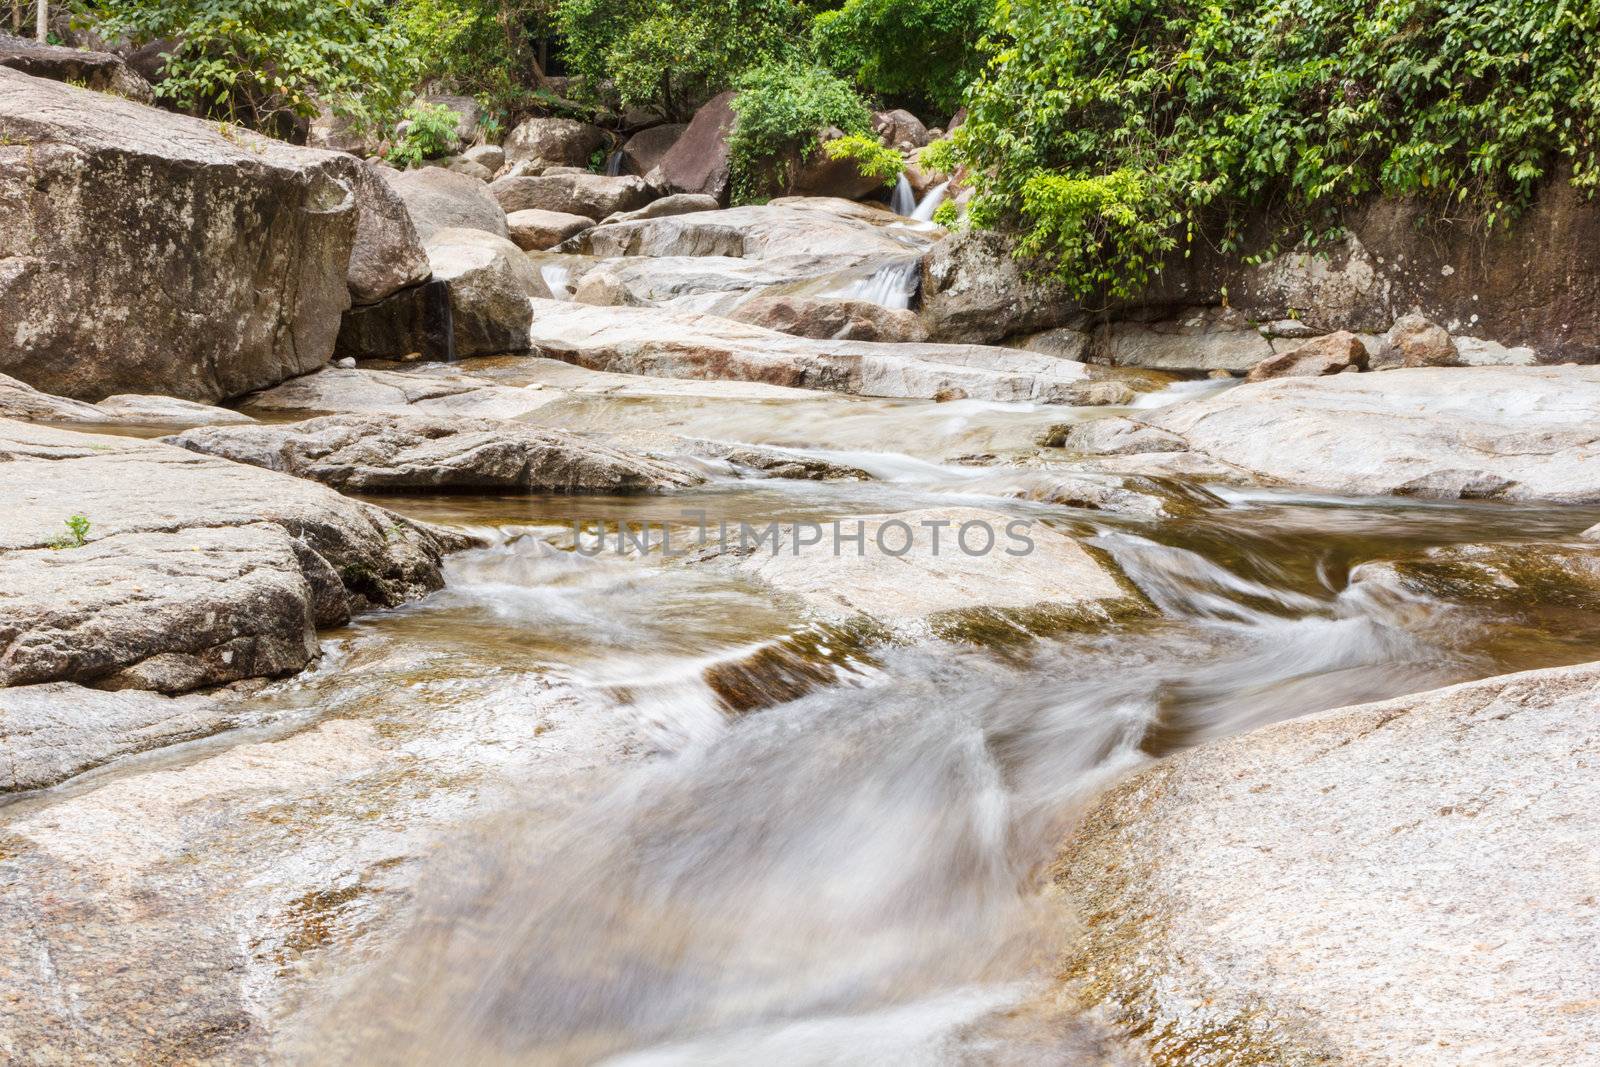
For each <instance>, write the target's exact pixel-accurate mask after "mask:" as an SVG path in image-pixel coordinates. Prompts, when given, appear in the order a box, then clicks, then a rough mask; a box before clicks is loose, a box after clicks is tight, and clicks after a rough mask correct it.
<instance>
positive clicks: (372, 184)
mask: <svg viewBox="0 0 1600 1067" xmlns="http://www.w3.org/2000/svg"><path fill="white" fill-rule="evenodd" d="M356 175H357V176H356V180H355V191H356V207H357V209H358V210H359V212H360V214H359V215H358V216H357V218H356V239H355V244H354V245H353V246H352V247H351V249H350V269H349V272H348V273H347V274H346V276H345V277H346V281H347V282H348V283H349V286H350V299H351V301H352V302H354V303H356V304H375V303H377V302H378V301H380V300H382V299H383V298H384V297H387V296H390V295H392V294H394V293H396V292H399V291H400V290H401V289H404V288H406V287H408V286H412V285H418V284H421V283H422V282H425V281H427V280H428V275H429V274H430V273H431V271H432V268H431V267H430V266H429V265H428V255H427V253H426V252H424V251H423V250H422V242H421V241H420V240H418V238H417V228H416V226H415V225H414V224H413V223H412V221H411V216H410V214H409V213H408V212H407V210H406V205H405V203H404V202H403V201H402V200H401V199H400V197H399V196H398V195H397V194H396V193H395V191H394V190H393V189H392V188H390V187H389V183H388V182H386V181H384V179H382V178H381V177H379V176H378V175H377V174H375V173H374V172H373V171H372V169H371V168H369V167H365V166H363V167H361V168H359V169H358V170H357V172H356Z"/></svg>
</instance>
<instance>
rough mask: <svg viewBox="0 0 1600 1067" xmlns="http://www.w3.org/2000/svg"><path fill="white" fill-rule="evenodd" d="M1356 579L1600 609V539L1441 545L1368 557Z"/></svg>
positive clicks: (1437, 592)
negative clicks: (1387, 556) (1392, 556)
mask: <svg viewBox="0 0 1600 1067" xmlns="http://www.w3.org/2000/svg"><path fill="white" fill-rule="evenodd" d="M1350 581H1351V582H1352V583H1353V584H1360V583H1371V582H1380V583H1384V584H1399V585H1402V586H1404V587H1406V588H1409V589H1411V590H1414V591H1417V592H1421V593H1424V594H1426V595H1428V596H1431V597H1434V598H1437V599H1441V600H1448V601H1451V602H1461V601H1477V602H1480V603H1490V604H1496V605H1501V606H1505V607H1509V608H1514V609H1520V608H1528V607H1538V608H1557V607H1562V608H1571V609H1577V610H1580V611H1584V612H1596V611H1600V545H1596V544H1593V543H1592V542H1587V541H1578V542H1575V543H1571V544H1567V543H1562V542H1548V543H1546V542H1537V541H1532V542H1524V541H1519V542H1516V543H1514V544H1496V543H1488V544H1464V545H1435V546H1432V547H1429V548H1426V549H1423V550H1422V551H1421V552H1418V553H1416V554H1414V555H1409V556H1405V557H1402V558H1400V559H1392V560H1378V561H1373V562H1368V563H1363V564H1361V565H1360V566H1358V567H1357V568H1355V569H1354V570H1353V571H1351V573H1350Z"/></svg>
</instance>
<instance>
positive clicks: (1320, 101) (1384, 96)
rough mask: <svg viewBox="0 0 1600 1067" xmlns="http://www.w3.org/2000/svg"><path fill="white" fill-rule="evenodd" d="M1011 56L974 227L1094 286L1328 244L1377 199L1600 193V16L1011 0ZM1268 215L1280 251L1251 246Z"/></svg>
mask: <svg viewBox="0 0 1600 1067" xmlns="http://www.w3.org/2000/svg"><path fill="white" fill-rule="evenodd" d="M998 40H999V41H1000V42H1002V43H1001V44H1000V45H998V46H997V49H996V52H995V55H994V57H993V62H992V65H991V67H990V68H989V70H988V71H987V73H986V74H985V76H984V77H983V79H982V80H981V81H980V82H979V83H978V84H977V85H976V86H975V87H974V88H973V89H972V92H971V96H970V101H971V120H970V122H969V123H968V124H967V125H966V127H964V128H963V129H962V130H961V131H960V134H959V136H958V142H959V143H958V152H957V155H958V156H959V157H960V158H962V159H963V160H964V161H965V162H966V163H967V165H968V166H969V167H970V169H971V174H972V175H973V179H974V181H975V183H976V184H977V186H978V188H979V190H980V195H979V197H978V199H977V200H976V201H975V204H974V208H973V218H974V221H975V222H978V223H980V224H991V225H992V224H997V223H1007V222H1009V223H1012V224H1015V225H1017V226H1019V227H1020V228H1021V230H1022V232H1023V234H1024V238H1023V249H1024V250H1025V251H1026V252H1029V253H1032V254H1035V255H1038V256H1042V257H1045V258H1046V259H1047V260H1048V261H1050V262H1051V263H1053V264H1054V265H1055V267H1056V270H1057V272H1058V273H1059V274H1060V275H1061V277H1062V278H1063V279H1064V280H1066V281H1067V282H1068V283H1070V284H1071V285H1073V286H1074V287H1075V288H1077V289H1078V290H1079V291H1080V292H1083V291H1088V290H1092V289H1109V290H1111V291H1113V292H1119V293H1127V292H1131V291H1133V290H1136V289H1137V288H1138V287H1139V286H1140V285H1142V284H1143V283H1144V282H1145V281H1147V280H1148V278H1149V276H1150V275H1151V273H1152V272H1153V271H1154V270H1156V269H1158V267H1159V265H1160V264H1161V263H1162V262H1163V261H1164V260H1165V259H1166V258H1167V257H1169V256H1170V255H1172V254H1175V253H1176V252H1178V251H1179V250H1182V249H1185V248H1187V247H1188V245H1189V243H1190V242H1193V241H1197V240H1214V241H1216V242H1217V243H1218V244H1219V245H1220V247H1221V248H1223V249H1224V250H1230V251H1249V252H1255V253H1258V254H1265V253H1267V252H1270V251H1272V248H1273V247H1274V245H1276V244H1282V243H1285V242H1292V241H1296V240H1300V239H1311V240H1315V239H1317V238H1319V237H1323V236H1327V235H1328V234H1330V233H1331V232H1333V231H1334V230H1335V229H1336V228H1337V226H1338V224H1339V221H1340V218H1341V215H1342V213H1343V212H1344V211H1345V209H1347V208H1348V207H1349V206H1350V205H1352V204H1353V203H1355V202H1357V201H1358V200H1359V199H1361V198H1362V197H1365V196H1367V195H1368V194H1371V193H1374V192H1379V191H1382V192H1387V193H1392V194H1400V195H1419V196H1423V197H1427V198H1430V199H1431V200H1432V201H1433V203H1434V204H1435V205H1436V208H1437V210H1438V211H1439V212H1441V213H1444V214H1448V215H1451V216H1455V217H1470V218H1473V219H1477V220H1481V221H1482V222H1484V223H1486V224H1492V223H1493V222H1495V221H1497V220H1502V219H1505V218H1508V217H1509V216H1510V215H1512V214H1514V213H1515V212H1516V211H1517V210H1518V209H1519V208H1521V207H1522V206H1524V205H1525V204H1526V202H1527V201H1528V199H1529V198H1530V196H1531V195H1532V194H1533V192H1534V191H1535V190H1536V188H1537V187H1538V186H1539V184H1540V183H1541V182H1542V181H1544V180H1545V179H1546V178H1547V177H1548V176H1549V175H1550V174H1551V172H1552V169H1553V168H1554V167H1556V166H1557V165H1558V163H1559V162H1560V161H1562V160H1565V161H1566V162H1568V163H1569V164H1570V165H1571V166H1572V169H1573V181H1574V182H1575V183H1576V184H1577V185H1579V186H1580V187H1583V188H1586V189H1589V190H1593V189H1594V188H1595V187H1596V183H1597V180H1600V171H1597V169H1596V166H1597V161H1596V138H1597V134H1600V2H1596V0H1575V2H1573V0H1495V2H1494V3H1484V2H1482V0H1378V2H1360V0H1246V2H1241V3H1236V4H1230V5H1227V6H1222V5H1214V4H1199V3H1175V2H1172V0H1098V2H1096V3H1093V4H1081V3H1078V4H1074V3H1062V2H1061V0H1013V2H1012V3H1010V4H1009V5H1007V7H1006V8H1005V12H1004V19H1003V23H1002V25H1000V26H999V27H998ZM1263 209H1270V210H1271V211H1272V212H1273V214H1274V217H1275V218H1276V219H1277V220H1278V228H1277V233H1276V237H1277V241H1276V242H1274V245H1269V246H1268V247H1265V248H1253V249H1243V248H1242V245H1241V242H1242V240H1243V237H1242V224H1243V223H1244V221H1245V219H1246V217H1247V216H1248V215H1254V216H1255V217H1259V216H1260V213H1261V211H1262V210H1263Z"/></svg>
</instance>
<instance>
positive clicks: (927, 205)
mask: <svg viewBox="0 0 1600 1067" xmlns="http://www.w3.org/2000/svg"><path fill="white" fill-rule="evenodd" d="M949 188H950V182H949V181H942V182H940V183H939V184H938V185H935V186H934V187H933V188H932V189H929V190H928V195H927V196H924V197H923V198H922V202H921V203H919V204H918V205H917V206H916V210H914V211H912V212H911V217H912V218H913V219H915V220H916V221H917V222H932V221H933V213H934V212H935V211H938V210H939V205H940V204H942V203H944V194H945V192H946V191H947V190H948V189H949Z"/></svg>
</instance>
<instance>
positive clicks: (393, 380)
mask: <svg viewBox="0 0 1600 1067" xmlns="http://www.w3.org/2000/svg"><path fill="white" fill-rule="evenodd" d="M559 399H561V394H560V393H557V392H555V391H553V390H541V389H526V388H520V387H517V386H509V385H499V384H497V383H495V382H493V381H490V380H489V379H487V378H478V377H474V376H471V375H466V374H460V373H452V374H449V375H442V374H409V373H406V372H405V371H385V370H364V369H350V370H346V369H343V368H337V367H330V368H327V369H325V370H320V371H318V372H317V373H315V374H308V375H306V376H305V377H304V378H296V379H295V380H294V381H292V382H285V383H284V384H283V385H280V386H278V387H276V388H274V389H268V390H265V391H264V392H260V393H255V394H253V395H251V396H250V397H249V399H248V401H247V403H248V404H249V406H250V409H251V410H252V411H257V412H262V413H279V414H281V413H284V412H293V413H298V414H302V415H310V414H328V413H334V412H341V411H373V412H390V413H395V414H406V413H414V414H422V415H430V416H435V417H440V418H443V417H461V418H469V419H516V418H520V417H521V416H523V415H527V414H529V413H530V412H534V411H537V410H539V409H540V408H542V407H544V406H545V405H547V404H551V403H554V402H555V401H557V400H559Z"/></svg>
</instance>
